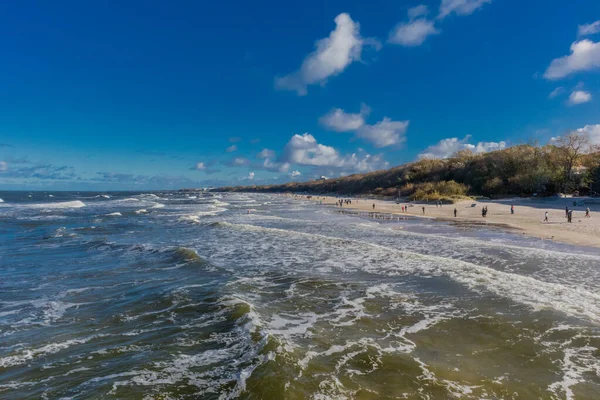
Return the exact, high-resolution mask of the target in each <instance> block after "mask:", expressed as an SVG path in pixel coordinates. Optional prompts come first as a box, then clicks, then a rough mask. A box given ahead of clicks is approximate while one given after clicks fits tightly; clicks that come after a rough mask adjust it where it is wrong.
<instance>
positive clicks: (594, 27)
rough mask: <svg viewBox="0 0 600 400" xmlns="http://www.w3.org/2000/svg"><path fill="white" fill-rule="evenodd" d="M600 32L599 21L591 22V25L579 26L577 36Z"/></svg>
mask: <svg viewBox="0 0 600 400" xmlns="http://www.w3.org/2000/svg"><path fill="white" fill-rule="evenodd" d="M598 32H600V21H596V22H592V23H591V24H584V25H579V27H578V29H577V34H578V35H579V36H588V35H594V34H596V33H598Z"/></svg>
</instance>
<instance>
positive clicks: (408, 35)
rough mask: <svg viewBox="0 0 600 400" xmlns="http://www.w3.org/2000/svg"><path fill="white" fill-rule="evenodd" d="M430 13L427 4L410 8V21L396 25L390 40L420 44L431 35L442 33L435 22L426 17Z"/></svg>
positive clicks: (395, 42)
mask: <svg viewBox="0 0 600 400" xmlns="http://www.w3.org/2000/svg"><path fill="white" fill-rule="evenodd" d="M428 13H429V9H428V8H427V6H426V5H423V4H422V5H420V6H417V7H413V8H411V9H409V10H408V19H409V21H408V22H403V23H400V24H398V25H396V26H395V27H394V29H392V31H391V32H390V35H389V38H388V42H390V43H393V44H399V45H402V46H420V45H421V44H423V42H424V41H425V40H426V39H427V38H428V37H429V36H431V35H435V34H438V33H440V31H439V30H438V29H436V27H435V23H434V22H433V21H431V20H428V19H427V18H425V16H426V15H427V14H428Z"/></svg>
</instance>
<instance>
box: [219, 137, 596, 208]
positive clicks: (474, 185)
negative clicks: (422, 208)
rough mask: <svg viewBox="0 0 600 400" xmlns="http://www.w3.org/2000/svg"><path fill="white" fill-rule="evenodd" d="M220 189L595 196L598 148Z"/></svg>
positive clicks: (513, 150)
mask: <svg viewBox="0 0 600 400" xmlns="http://www.w3.org/2000/svg"><path fill="white" fill-rule="evenodd" d="M219 190H222V191H245V192H307V193H340V194H355V195H357V194H372V195H381V196H397V195H398V194H400V195H401V196H403V197H409V198H411V199H414V200H423V199H428V200H438V199H439V200H452V199H456V198H460V197H463V196H466V195H471V196H488V197H501V196H531V195H533V194H537V195H539V196H549V195H554V194H557V193H579V194H582V195H583V194H589V193H590V191H592V192H594V191H595V192H600V148H599V147H598V146H593V145H591V144H590V142H589V140H588V138H587V137H586V136H582V135H578V134H576V133H571V134H569V135H566V136H564V137H560V138H558V139H556V140H554V141H553V142H552V144H549V145H545V146H537V145H519V146H514V147H510V148H507V149H504V150H499V151H494V152H491V153H485V154H475V153H473V152H471V151H469V150H462V151H460V152H458V153H456V154H454V155H453V156H452V157H450V158H447V159H422V160H419V161H416V162H412V163H409V164H404V165H401V166H398V167H395V168H391V169H389V170H384V171H376V172H370V173H366V174H355V175H350V176H346V177H340V178H335V179H327V180H317V181H310V182H290V183H286V184H281V185H266V186H246V187H229V188H220V189H219Z"/></svg>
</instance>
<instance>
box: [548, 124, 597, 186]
mask: <svg viewBox="0 0 600 400" xmlns="http://www.w3.org/2000/svg"><path fill="white" fill-rule="evenodd" d="M554 146H555V147H556V149H557V150H558V156H559V160H560V162H561V164H562V167H563V172H564V183H565V186H566V185H567V183H569V182H570V180H571V178H572V173H573V168H574V167H576V166H577V165H578V164H579V161H580V160H581V158H582V156H583V155H584V154H588V153H591V152H593V151H596V150H597V146H594V145H592V144H591V143H590V139H589V137H588V136H587V135H580V134H578V133H577V132H571V133H569V134H567V135H564V136H560V137H558V138H557V139H555V140H554Z"/></svg>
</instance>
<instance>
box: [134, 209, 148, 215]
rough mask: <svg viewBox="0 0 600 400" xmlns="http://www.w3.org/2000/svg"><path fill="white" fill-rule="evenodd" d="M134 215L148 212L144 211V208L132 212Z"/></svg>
mask: <svg viewBox="0 0 600 400" xmlns="http://www.w3.org/2000/svg"><path fill="white" fill-rule="evenodd" d="M134 212H135V213H136V214H145V213H147V212H148V210H146V209H145V208H142V209H141V210H136V211H134Z"/></svg>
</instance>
